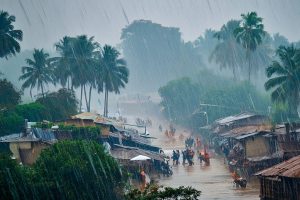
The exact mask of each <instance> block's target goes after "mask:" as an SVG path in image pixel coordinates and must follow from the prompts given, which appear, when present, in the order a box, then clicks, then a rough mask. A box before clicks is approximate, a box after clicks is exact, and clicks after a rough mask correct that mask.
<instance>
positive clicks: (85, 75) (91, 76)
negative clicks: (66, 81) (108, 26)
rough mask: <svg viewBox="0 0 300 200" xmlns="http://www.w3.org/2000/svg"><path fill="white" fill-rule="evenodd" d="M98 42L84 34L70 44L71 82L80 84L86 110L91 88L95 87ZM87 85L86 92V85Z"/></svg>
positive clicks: (88, 104)
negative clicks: (87, 89) (71, 55)
mask: <svg viewBox="0 0 300 200" xmlns="http://www.w3.org/2000/svg"><path fill="white" fill-rule="evenodd" d="M98 48H99V44H98V43H97V42H95V41H94V37H90V38H88V37H87V36H86V35H81V36H77V37H76V38H75V40H74V42H73V44H72V51H73V60H74V62H73V63H72V66H71V77H72V82H73V83H74V84H75V85H80V87H81V94H82V91H83V92H84V97H85V102H86V107H87V111H88V112H89V111H90V109H91V107H90V105H91V98H92V97H91V96H92V88H95V86H96V85H95V81H96V76H95V75H96V73H95V70H96V64H97V61H96V56H97V55H98V53H97V52H99V51H98ZM87 86H89V93H88V94H87V91H86V87H87Z"/></svg>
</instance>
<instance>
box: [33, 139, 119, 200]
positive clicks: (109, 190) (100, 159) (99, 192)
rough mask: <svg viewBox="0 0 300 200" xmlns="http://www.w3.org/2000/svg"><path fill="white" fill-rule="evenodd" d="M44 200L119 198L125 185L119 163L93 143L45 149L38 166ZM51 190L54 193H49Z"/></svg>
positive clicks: (82, 142) (69, 144)
mask: <svg viewBox="0 0 300 200" xmlns="http://www.w3.org/2000/svg"><path fill="white" fill-rule="evenodd" d="M34 170H36V172H37V175H39V177H40V179H39V181H40V183H41V185H42V186H43V187H45V186H46V187H47V189H43V188H42V187H40V188H39V189H41V190H42V191H40V192H41V193H42V194H41V195H39V196H40V199H43V198H46V199H50V198H53V199H103V200H104V199H108V200H109V199H112V200H114V199H117V198H118V196H117V193H116V188H118V187H119V186H120V184H121V183H122V174H121V171H120V169H119V166H118V164H117V162H116V161H115V160H114V159H113V158H112V157H110V156H109V155H107V154H106V153H105V152H104V149H103V148H102V146H100V145H99V144H97V143H95V142H91V141H63V142H59V143H56V144H55V145H53V146H51V147H50V148H49V149H46V150H44V151H43V152H42V153H41V156H40V157H39V159H38V160H37V161H36V163H35V165H34ZM47 191H49V192H50V191H51V192H50V193H46V192H47Z"/></svg>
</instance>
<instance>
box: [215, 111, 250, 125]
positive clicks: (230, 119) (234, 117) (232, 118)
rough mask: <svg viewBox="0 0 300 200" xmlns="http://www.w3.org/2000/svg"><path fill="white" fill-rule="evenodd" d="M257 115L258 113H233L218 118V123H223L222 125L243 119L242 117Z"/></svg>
mask: <svg viewBox="0 0 300 200" xmlns="http://www.w3.org/2000/svg"><path fill="white" fill-rule="evenodd" d="M255 115H256V114H253V113H241V114H238V115H232V116H228V117H225V118H222V119H219V120H216V123H217V124H221V125H222V124H230V123H232V122H234V121H237V120H241V119H246V118H249V117H253V116H255Z"/></svg>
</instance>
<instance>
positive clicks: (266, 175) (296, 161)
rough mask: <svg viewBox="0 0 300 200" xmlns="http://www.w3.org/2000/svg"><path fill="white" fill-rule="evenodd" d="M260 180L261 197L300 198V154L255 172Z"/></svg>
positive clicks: (291, 199) (286, 199)
mask: <svg viewBox="0 0 300 200" xmlns="http://www.w3.org/2000/svg"><path fill="white" fill-rule="evenodd" d="M255 175H256V176H258V177H259V180H260V199H263V200H271V199H282V200H299V199H300V156H296V157H293V158H291V159H289V160H287V161H284V162H282V163H280V164H277V165H275V166H272V167H270V168H268V169H265V170H262V171H260V172H258V173H256V174H255Z"/></svg>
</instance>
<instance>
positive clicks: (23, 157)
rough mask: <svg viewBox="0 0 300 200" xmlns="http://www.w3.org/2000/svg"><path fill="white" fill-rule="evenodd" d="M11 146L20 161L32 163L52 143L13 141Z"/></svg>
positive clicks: (25, 163) (27, 163)
mask: <svg viewBox="0 0 300 200" xmlns="http://www.w3.org/2000/svg"><path fill="white" fill-rule="evenodd" d="M9 146H10V150H11V152H12V153H13V155H14V157H15V158H16V160H17V161H18V162H22V163H23V164H24V165H32V164H33V163H34V162H35V161H36V160H37V158H38V157H39V155H40V154H41V152H42V150H43V149H46V148H48V147H49V146H50V145H49V144H46V143H42V142H18V143H15V142H12V143H10V145H9Z"/></svg>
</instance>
